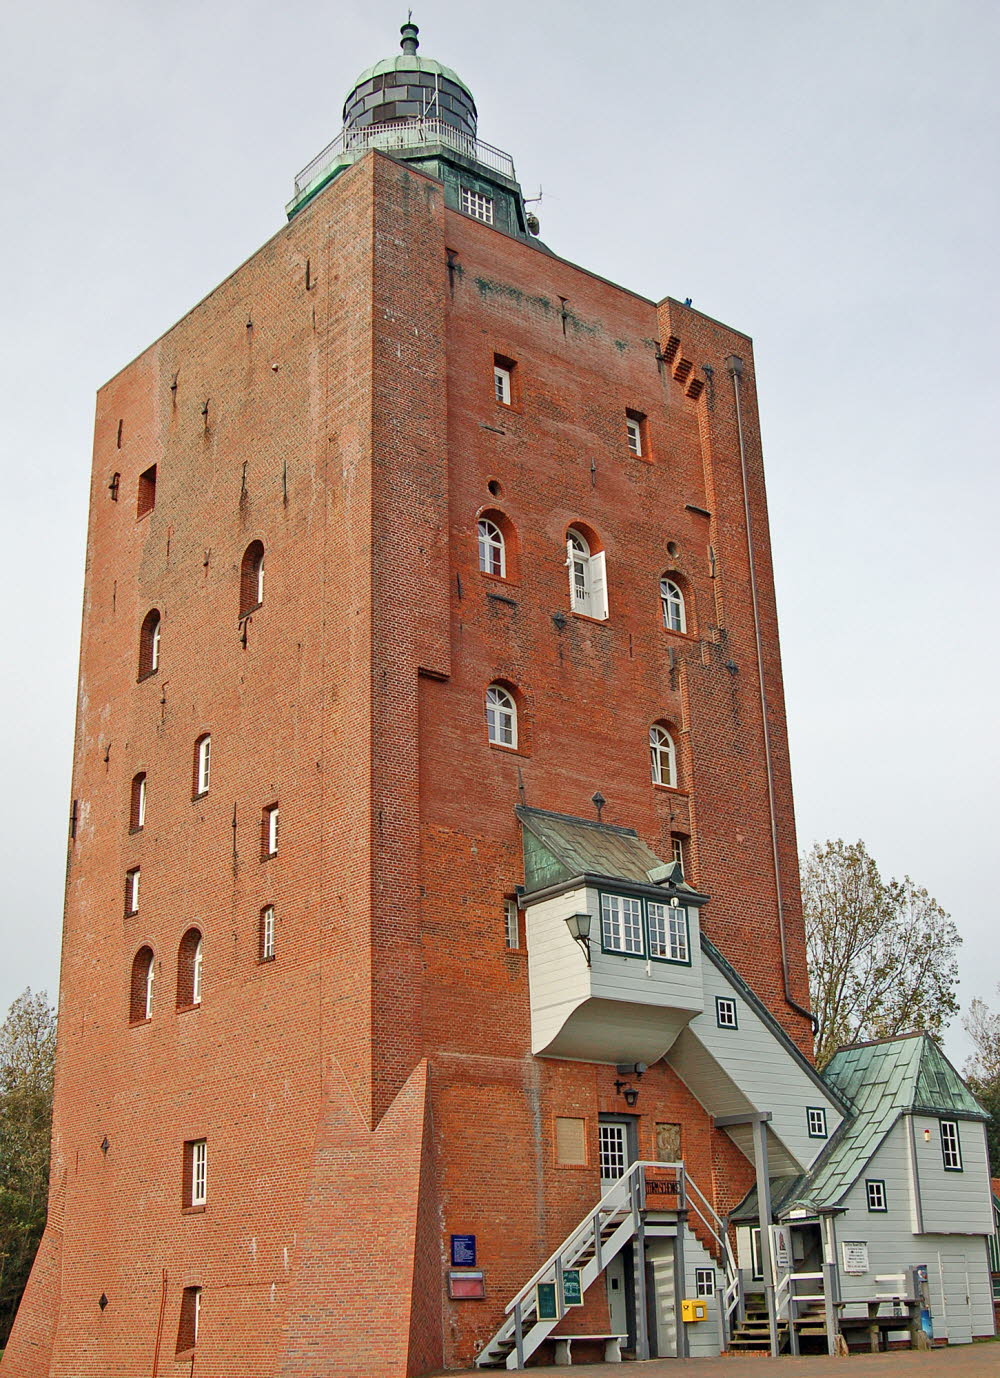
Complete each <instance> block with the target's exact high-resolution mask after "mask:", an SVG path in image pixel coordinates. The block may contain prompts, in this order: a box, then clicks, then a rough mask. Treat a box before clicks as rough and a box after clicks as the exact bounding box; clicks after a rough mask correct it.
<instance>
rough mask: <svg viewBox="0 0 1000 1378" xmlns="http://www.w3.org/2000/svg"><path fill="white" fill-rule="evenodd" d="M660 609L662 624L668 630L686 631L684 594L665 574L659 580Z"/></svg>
mask: <svg viewBox="0 0 1000 1378" xmlns="http://www.w3.org/2000/svg"><path fill="white" fill-rule="evenodd" d="M660 610H661V612H662V614H663V625H664V626H665V627H666V629H667V631H668V632H686V631H687V615H686V612H685V608H684V595H683V593H682V592H681V589H680V585H679V584H678V583H676V581H675V580H673V579H670V578H668V577H667V575H664V576H663V578H662V579H661V580H660Z"/></svg>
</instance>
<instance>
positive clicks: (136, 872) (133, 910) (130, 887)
mask: <svg viewBox="0 0 1000 1378" xmlns="http://www.w3.org/2000/svg"><path fill="white" fill-rule="evenodd" d="M139 877H140V868H139V867H138V866H133V867H132V869H131V870H130V871H126V872H125V914H126V916H130V915H132V914H138V912H139Z"/></svg>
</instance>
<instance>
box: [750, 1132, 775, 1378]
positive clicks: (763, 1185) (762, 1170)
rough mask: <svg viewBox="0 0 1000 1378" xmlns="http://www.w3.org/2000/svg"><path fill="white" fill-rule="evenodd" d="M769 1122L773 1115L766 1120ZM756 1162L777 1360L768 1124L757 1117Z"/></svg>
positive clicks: (762, 1254) (763, 1256) (766, 1297)
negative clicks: (768, 1166) (768, 1164)
mask: <svg viewBox="0 0 1000 1378" xmlns="http://www.w3.org/2000/svg"><path fill="white" fill-rule="evenodd" d="M767 1118H768V1119H770V1118H771V1117H770V1115H768V1117H767ZM753 1160H754V1166H755V1168H756V1169H757V1207H758V1210H757V1214H758V1218H759V1220H760V1262H761V1268H762V1270H763V1273H764V1300H765V1301H766V1302H767V1327H768V1331H769V1332H770V1337H771V1357H772V1358H773V1359H776V1358H777V1357H778V1313H777V1310H776V1309H775V1304H774V1258H773V1255H772V1253H771V1178H770V1176H769V1175H768V1168H767V1124H766V1122H765V1120H764V1117H763V1116H762V1115H756V1116H754V1124H753Z"/></svg>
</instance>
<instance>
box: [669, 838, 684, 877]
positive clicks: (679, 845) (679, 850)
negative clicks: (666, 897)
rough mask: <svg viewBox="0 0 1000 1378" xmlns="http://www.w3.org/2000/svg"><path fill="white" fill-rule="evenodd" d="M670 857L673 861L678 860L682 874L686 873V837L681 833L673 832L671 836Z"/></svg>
mask: <svg viewBox="0 0 1000 1378" xmlns="http://www.w3.org/2000/svg"><path fill="white" fill-rule="evenodd" d="M670 859H671V861H676V862H677V865H678V866H679V867H680V868H681V874H682V875H683V873H684V838H683V837H681V835H680V833H672V834H671V836H670Z"/></svg>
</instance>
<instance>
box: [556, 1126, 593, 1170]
mask: <svg viewBox="0 0 1000 1378" xmlns="http://www.w3.org/2000/svg"><path fill="white" fill-rule="evenodd" d="M556 1162H557V1163H561V1164H562V1166H563V1167H586V1166H587V1121H586V1120H585V1119H578V1118H576V1117H575V1116H569V1115H557V1116H556Z"/></svg>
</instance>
